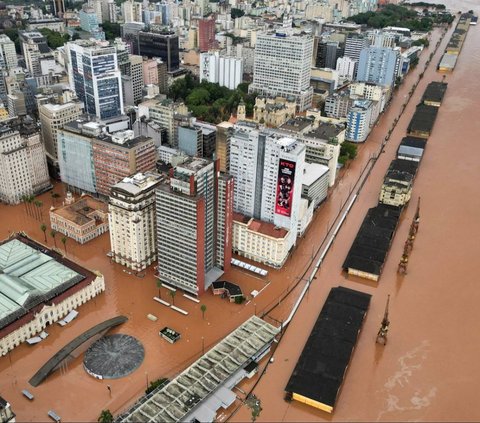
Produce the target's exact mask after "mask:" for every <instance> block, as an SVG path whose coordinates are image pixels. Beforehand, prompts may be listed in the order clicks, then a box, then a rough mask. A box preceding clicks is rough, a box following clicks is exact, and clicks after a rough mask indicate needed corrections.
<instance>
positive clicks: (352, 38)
mask: <svg viewBox="0 0 480 423" xmlns="http://www.w3.org/2000/svg"><path fill="white" fill-rule="evenodd" d="M369 45H370V43H369V41H368V39H367V38H366V37H365V35H363V34H359V33H356V32H352V33H350V34H348V37H347V39H346V40H345V52H344V56H347V57H350V59H353V60H355V63H356V67H355V76H356V72H357V69H358V62H359V60H360V52H361V51H362V50H363V49H364V48H368V47H369Z"/></svg>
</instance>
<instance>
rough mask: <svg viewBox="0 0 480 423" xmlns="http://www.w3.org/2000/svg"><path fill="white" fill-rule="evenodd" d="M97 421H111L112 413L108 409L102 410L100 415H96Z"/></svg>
mask: <svg viewBox="0 0 480 423" xmlns="http://www.w3.org/2000/svg"><path fill="white" fill-rule="evenodd" d="M97 421H98V422H100V423H111V422H113V414H112V412H111V411H110V410H102V412H101V413H100V416H99V417H98V420H97Z"/></svg>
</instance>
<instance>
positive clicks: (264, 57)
mask: <svg viewBox="0 0 480 423" xmlns="http://www.w3.org/2000/svg"><path fill="white" fill-rule="evenodd" d="M312 54H313V37H312V36H310V35H291V34H290V33H288V31H285V32H276V33H273V34H270V33H267V34H260V35H258V36H257V43H256V46H255V63H254V70H253V82H252V84H250V86H249V91H250V92H257V93H259V94H263V95H267V96H275V97H276V96H281V97H294V98H295V101H296V103H297V110H299V111H303V110H306V109H308V108H309V107H311V105H312V95H313V90H312V88H311V87H310V75H311V61H312Z"/></svg>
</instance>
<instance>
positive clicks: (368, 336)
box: [230, 27, 480, 421]
mask: <svg viewBox="0 0 480 423" xmlns="http://www.w3.org/2000/svg"><path fill="white" fill-rule="evenodd" d="M452 30H453V28H452V29H451V30H450V31H449V33H448V34H447V36H446V37H445V39H444V40H443V42H442V44H441V48H440V49H439V51H438V52H437V53H436V55H435V57H434V58H433V59H432V61H431V64H430V67H429V68H428V70H427V71H426V72H425V75H424V77H423V79H422V80H421V81H420V83H419V85H418V88H417V90H416V91H415V93H414V95H413V97H412V100H411V101H410V102H409V104H408V106H407V107H406V109H405V112H404V114H403V116H402V117H401V118H400V120H399V122H398V125H397V127H396V128H395V130H394V131H393V133H392V136H391V139H390V141H389V143H388V144H387V145H386V147H385V153H382V154H381V156H380V158H379V159H378V161H377V163H376V165H375V167H374V168H373V170H372V172H371V174H370V176H369V178H368V180H367V182H366V184H365V186H364V188H363V189H362V190H361V192H360V194H359V196H358V199H357V201H356V203H355V205H354V206H353V207H352V210H351V212H350V214H349V216H348V218H347V219H346V221H345V224H344V226H343V228H342V229H341V230H340V231H339V234H338V236H337V237H336V239H335V241H334V243H333V245H332V247H331V249H330V252H329V253H328V255H327V256H326V258H325V261H324V262H323V264H322V266H321V268H320V272H319V273H318V274H317V279H316V280H314V281H313V283H312V285H311V286H310V289H309V290H308V294H307V295H306V297H305V300H304V301H303V302H302V304H301V305H300V307H299V309H298V312H297V314H296V315H295V317H294V318H293V320H292V322H291V323H290V325H289V326H288V328H287V330H286V333H285V335H284V337H283V339H282V341H281V342H280V344H279V346H278V347H277V349H276V351H275V354H274V358H275V361H274V362H273V363H271V364H270V365H269V366H268V368H267V370H266V373H265V374H264V376H263V377H262V378H261V380H260V381H259V383H258V385H257V386H256V387H255V389H254V391H253V392H254V393H255V395H256V396H257V397H258V398H260V399H261V402H262V408H263V410H262V413H261V415H260V417H259V419H258V420H259V421H324V420H325V421H330V420H334V421H346V420H357V421H374V420H379V421H406V420H435V421H441V420H446V421H453V420H456V421H459V420H477V421H478V420H479V419H480V412H479V411H478V410H477V409H476V407H474V402H475V398H476V396H477V394H476V392H478V388H479V382H478V378H477V377H476V374H478V372H479V370H480V365H479V364H478V360H477V358H476V351H478V348H479V346H480V339H479V337H478V336H477V335H476V329H475V327H476V321H477V320H478V318H479V317H480V311H478V307H477V304H478V301H479V300H480V294H479V291H478V288H477V287H476V284H475V282H474V281H475V278H476V274H477V273H478V265H477V264H476V255H477V252H478V247H475V243H476V242H477V241H478V239H479V235H480V222H479V219H478V210H479V207H480V200H479V198H478V187H477V181H478V180H479V177H480V166H478V163H477V162H478V157H480V147H479V145H478V142H476V140H475V136H474V134H477V133H478V131H479V130H480V124H479V121H478V119H477V118H476V117H475V115H476V110H477V107H478V105H479V104H480V101H479V99H478V96H477V93H478V88H480V87H479V85H480V83H479V82H478V81H477V80H473V78H469V77H468V75H475V71H478V69H479V64H480V48H479V46H480V39H479V38H480V37H479V35H478V30H477V29H476V28H475V27H472V28H471V30H470V32H469V34H468V36H467V40H466V44H465V46H464V48H463V51H462V53H461V56H460V59H459V61H458V65H457V68H456V69H455V71H454V72H453V74H451V75H448V76H447V78H446V82H448V83H449V87H448V90H447V94H446V97H445V101H444V104H443V105H442V107H441V108H440V111H439V115H438V119H437V122H436V124H435V128H434V131H433V134H432V136H431V137H430V139H429V141H428V144H427V149H426V152H425V157H424V160H423V161H422V163H421V165H420V169H419V173H418V175H417V178H416V181H415V186H414V192H413V196H412V199H413V201H412V204H410V205H409V206H408V208H407V210H406V211H405V212H404V214H403V216H402V219H401V222H400V225H399V228H398V231H397V234H396V236H395V239H394V242H393V245H392V249H391V251H390V253H389V256H388V259H387V262H386V265H385V267H384V270H383V274H382V276H381V278H380V281H379V282H378V284H377V283H373V282H372V283H370V282H368V281H364V280H361V279H358V278H354V277H349V278H348V277H347V276H346V275H345V274H344V273H342V272H341V265H342V263H343V260H344V259H345V257H346V254H347V252H348V250H349V248H350V246H351V244H352V241H353V239H354V237H355V235H356V232H357V230H358V228H359V226H360V224H361V222H362V220H363V217H364V216H365V213H366V211H367V210H368V208H370V207H373V206H374V205H375V204H376V203H377V198H378V194H379V190H380V186H381V182H382V180H383V176H384V174H385V171H386V169H387V168H388V165H389V163H390V161H391V160H392V159H393V158H394V157H395V152H396V149H397V146H398V144H399V143H400V141H401V138H402V137H403V136H405V131H406V127H407V125H408V123H409V121H410V118H411V116H412V114H413V112H414V109H415V105H416V104H417V103H418V102H419V101H420V98H421V96H422V94H423V91H424V89H425V87H426V85H427V84H428V82H430V81H432V80H441V78H442V76H441V75H440V74H438V73H436V70H435V68H436V64H437V63H438V60H439V59H440V56H441V54H442V52H443V47H444V46H445V44H446V43H447V41H448V39H449V34H450V32H451V31H452ZM436 37H438V33H437V32H434V34H433V36H432V41H431V46H432V45H433V46H434V45H435V39H436ZM428 55H429V53H427V54H425V53H424V54H423V55H422V60H421V61H420V65H419V68H420V69H422V68H423V63H424V61H425V59H427V58H428ZM410 77H411V78H410V79H408V78H407V80H406V82H405V84H404V86H403V87H402V89H403V90H404V91H403V92H402V90H400V91H399V93H397V94H396V97H395V98H394V100H393V101H392V104H391V106H390V108H389V110H388V112H387V113H386V114H385V115H384V116H383V117H382V118H381V120H380V124H379V126H378V127H376V128H374V130H373V131H372V134H371V136H370V137H369V139H368V141H367V143H366V144H365V146H364V147H365V148H364V149H363V150H362V153H363V156H361V157H360V160H359V161H358V162H357V163H355V164H356V165H357V166H360V167H362V165H363V163H365V158H366V157H365V153H366V151H370V154H374V152H375V151H376V150H375V149H378V146H379V143H380V142H381V141H380V140H381V139H383V137H384V136H385V134H386V132H387V131H388V129H389V128H390V126H391V123H392V121H393V119H394V118H395V117H396V115H397V114H398V110H399V107H401V104H402V94H403V93H404V92H405V90H407V92H408V87H409V86H411V83H412V79H415V74H412V75H410ZM475 105H476V106H477V107H475ZM367 158H368V153H367ZM352 172H355V170H354V169H352V168H351V169H349V174H348V175H345V177H344V179H343V181H342V184H340V188H342V187H345V185H347V186H349V182H348V180H349V177H350V176H351V173H352ZM355 176H356V175H355ZM354 179H355V177H354ZM337 189H338V188H337ZM475 193H477V194H475ZM334 195H337V193H335V194H334ZM340 196H341V194H340ZM418 196H421V197H422V207H421V211H420V214H421V223H420V230H419V233H418V236H417V239H416V241H415V245H414V248H413V252H412V255H411V259H410V263H409V266H408V274H407V275H406V276H400V277H399V276H397V273H396V268H397V265H398V261H399V259H400V257H401V252H402V248H403V243H404V242H405V239H406V237H407V234H408V229H409V225H410V222H411V219H412V217H413V214H414V212H415V207H416V198H417V197H418ZM322 212H323V210H322V211H321V212H320V214H321V213H322ZM314 231H315V229H314ZM317 233H318V232H317ZM309 235H311V233H309ZM323 235H324V234H322V233H318V236H320V237H322V236H323ZM475 240H477V241H475ZM338 285H342V286H346V287H349V288H352V289H357V290H360V291H363V292H367V293H370V294H372V295H373V297H372V302H371V306H370V310H369V314H368V315H367V319H366V321H365V325H364V328H363V330H362V333H361V335H360V340H359V342H358V345H357V348H356V350H355V352H354V355H353V359H352V362H351V364H350V366H349V369H348V372H347V376H346V379H345V383H344V385H343V388H342V390H341V393H340V396H339V399H338V403H337V406H336V409H335V414H334V415H333V416H331V415H328V414H326V413H324V412H321V411H319V410H315V409H313V408H311V407H308V406H305V405H302V404H299V403H295V402H292V403H287V402H285V401H284V400H283V398H284V388H285V386H286V384H287V382H288V379H289V377H290V375H291V373H292V371H293V368H294V367H295V364H296V362H297V360H298V357H299V356H300V353H301V350H302V348H303V346H304V344H305V341H306V339H307V338H308V335H309V333H310V330H311V328H312V327H313V324H314V322H315V320H316V318H317V316H318V313H319V311H320V309H321V307H322V306H323V303H324V302H325V299H326V296H327V295H328V292H329V291H330V288H331V287H333V286H338ZM303 286H304V284H301V285H299V288H303ZM297 294H298V293H297ZM387 294H390V295H391V301H390V320H391V327H390V334H389V343H388V345H387V346H386V347H383V346H380V345H377V344H375V336H376V333H377V330H378V328H379V325H380V322H381V319H382V316H383V311H384V307H385V302H386V297H387ZM292 297H295V295H292ZM289 306H291V301H289V300H288V299H287V300H285V301H284V302H283V303H282V304H281V305H280V306H279V307H277V308H276V309H275V310H274V311H273V312H272V313H273V314H276V318H277V319H280V320H282V318H283V316H282V312H281V309H282V308H283V310H285V311H286V310H287V309H288V307H289ZM284 314H285V313H284ZM466 337H468V338H467V339H466ZM462 341H466V342H462ZM249 416H250V411H249V410H248V409H247V408H246V407H241V408H240V409H239V410H238V412H237V413H236V414H234V415H233V417H231V418H230V420H231V421H245V420H246V419H248V418H249Z"/></svg>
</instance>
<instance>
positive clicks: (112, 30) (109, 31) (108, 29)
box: [102, 21, 120, 41]
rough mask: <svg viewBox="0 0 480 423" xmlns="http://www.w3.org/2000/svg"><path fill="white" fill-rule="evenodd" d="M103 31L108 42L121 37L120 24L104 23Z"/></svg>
mask: <svg viewBox="0 0 480 423" xmlns="http://www.w3.org/2000/svg"><path fill="white" fill-rule="evenodd" d="M102 29H103V31H104V32H105V39H106V40H108V41H113V40H114V39H115V38H118V37H120V24H118V23H113V22H109V21H105V22H103V23H102Z"/></svg>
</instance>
